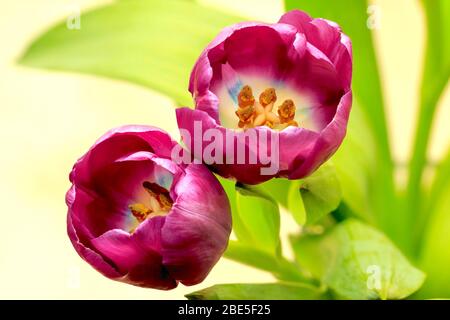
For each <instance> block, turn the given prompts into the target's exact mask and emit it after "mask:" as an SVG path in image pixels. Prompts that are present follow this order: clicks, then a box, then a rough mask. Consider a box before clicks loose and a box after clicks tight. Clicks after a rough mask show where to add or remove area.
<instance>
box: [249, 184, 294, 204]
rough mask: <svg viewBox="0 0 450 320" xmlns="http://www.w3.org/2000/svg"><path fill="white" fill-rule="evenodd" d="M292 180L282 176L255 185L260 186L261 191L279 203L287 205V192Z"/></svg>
mask: <svg viewBox="0 0 450 320" xmlns="http://www.w3.org/2000/svg"><path fill="white" fill-rule="evenodd" d="M292 183H293V181H291V180H288V179H284V178H274V179H271V180H269V181H267V182H264V183H261V184H259V185H258V186H257V187H258V188H261V189H262V190H263V192H265V193H267V194H269V195H270V196H271V197H272V198H274V199H275V200H276V201H277V202H278V203H279V204H281V205H282V206H284V207H286V208H287V206H288V193H289V189H290V188H291V185H292Z"/></svg>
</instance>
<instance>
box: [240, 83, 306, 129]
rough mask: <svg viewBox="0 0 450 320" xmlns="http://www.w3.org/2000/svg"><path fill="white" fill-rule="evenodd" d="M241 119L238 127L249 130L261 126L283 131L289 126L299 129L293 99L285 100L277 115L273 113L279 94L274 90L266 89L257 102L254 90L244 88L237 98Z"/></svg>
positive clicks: (248, 87)
mask: <svg viewBox="0 0 450 320" xmlns="http://www.w3.org/2000/svg"><path fill="white" fill-rule="evenodd" d="M237 100H238V110H237V111H236V116H237V117H238V118H239V122H238V127H239V128H241V129H244V130H245V129H249V128H254V127H259V126H267V127H269V128H272V129H278V130H283V129H285V128H287V127H289V126H294V127H298V123H297V122H296V121H295V120H294V118H295V110H296V107H295V104H294V102H293V101H292V100H291V99H287V100H285V101H284V102H283V103H282V104H281V105H279V106H278V108H277V114H275V113H274V112H273V108H274V105H275V102H276V101H277V94H276V91H275V89H274V88H268V89H265V90H264V91H263V92H262V93H261V94H260V95H259V101H256V100H255V97H254V96H253V91H252V88H251V87H250V86H248V85H245V86H244V87H242V89H241V91H240V92H239V94H238V97H237Z"/></svg>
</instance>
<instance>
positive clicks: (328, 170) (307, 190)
mask: <svg viewBox="0 0 450 320" xmlns="http://www.w3.org/2000/svg"><path fill="white" fill-rule="evenodd" d="M341 195H342V194H341V188H340V185H339V181H338V179H337V176H336V171H335V169H334V167H333V166H332V165H331V164H329V163H327V164H324V165H322V166H321V167H320V168H319V169H318V170H317V171H316V172H314V173H313V174H312V175H311V176H309V177H307V178H305V179H303V180H299V181H296V182H295V183H293V184H292V186H291V189H290V191H289V197H288V200H289V201H288V202H289V205H288V207H289V210H290V211H291V212H292V214H293V216H294V219H295V220H296V221H297V223H299V224H300V225H305V224H306V225H310V224H314V223H316V222H317V221H319V220H320V219H321V218H322V217H324V216H325V215H327V214H329V213H330V212H332V211H333V210H335V209H336V208H337V207H338V206H339V203H340V202H341V198H342V197H341Z"/></svg>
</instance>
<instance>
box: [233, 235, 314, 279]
mask: <svg viewBox="0 0 450 320" xmlns="http://www.w3.org/2000/svg"><path fill="white" fill-rule="evenodd" d="M224 256H225V258H227V259H230V260H233V261H237V262H240V263H243V264H245V265H248V266H251V267H254V268H258V269H261V270H264V271H267V272H271V273H272V274H273V275H274V276H275V277H276V278H277V279H279V280H283V281H295V282H307V283H314V281H312V280H311V279H307V278H306V277H305V276H304V275H303V274H302V273H301V270H300V268H299V267H298V266H297V265H296V264H295V263H292V262H290V261H287V260H285V259H284V258H283V257H281V256H278V257H276V256H274V255H273V254H270V253H268V252H267V251H264V250H260V249H257V248H255V247H254V246H252V245H248V244H243V243H240V242H238V241H233V240H230V241H229V243H228V248H227V250H226V251H225V254H224Z"/></svg>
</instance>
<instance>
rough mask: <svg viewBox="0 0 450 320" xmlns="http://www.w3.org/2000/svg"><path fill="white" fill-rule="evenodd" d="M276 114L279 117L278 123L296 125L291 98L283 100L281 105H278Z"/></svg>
mask: <svg viewBox="0 0 450 320" xmlns="http://www.w3.org/2000/svg"><path fill="white" fill-rule="evenodd" d="M278 116H279V118H280V123H282V124H288V125H292V126H298V124H297V122H296V121H294V117H295V104H294V102H293V101H292V100H290V99H288V100H285V101H284V102H283V103H282V104H281V106H279V107H278Z"/></svg>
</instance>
